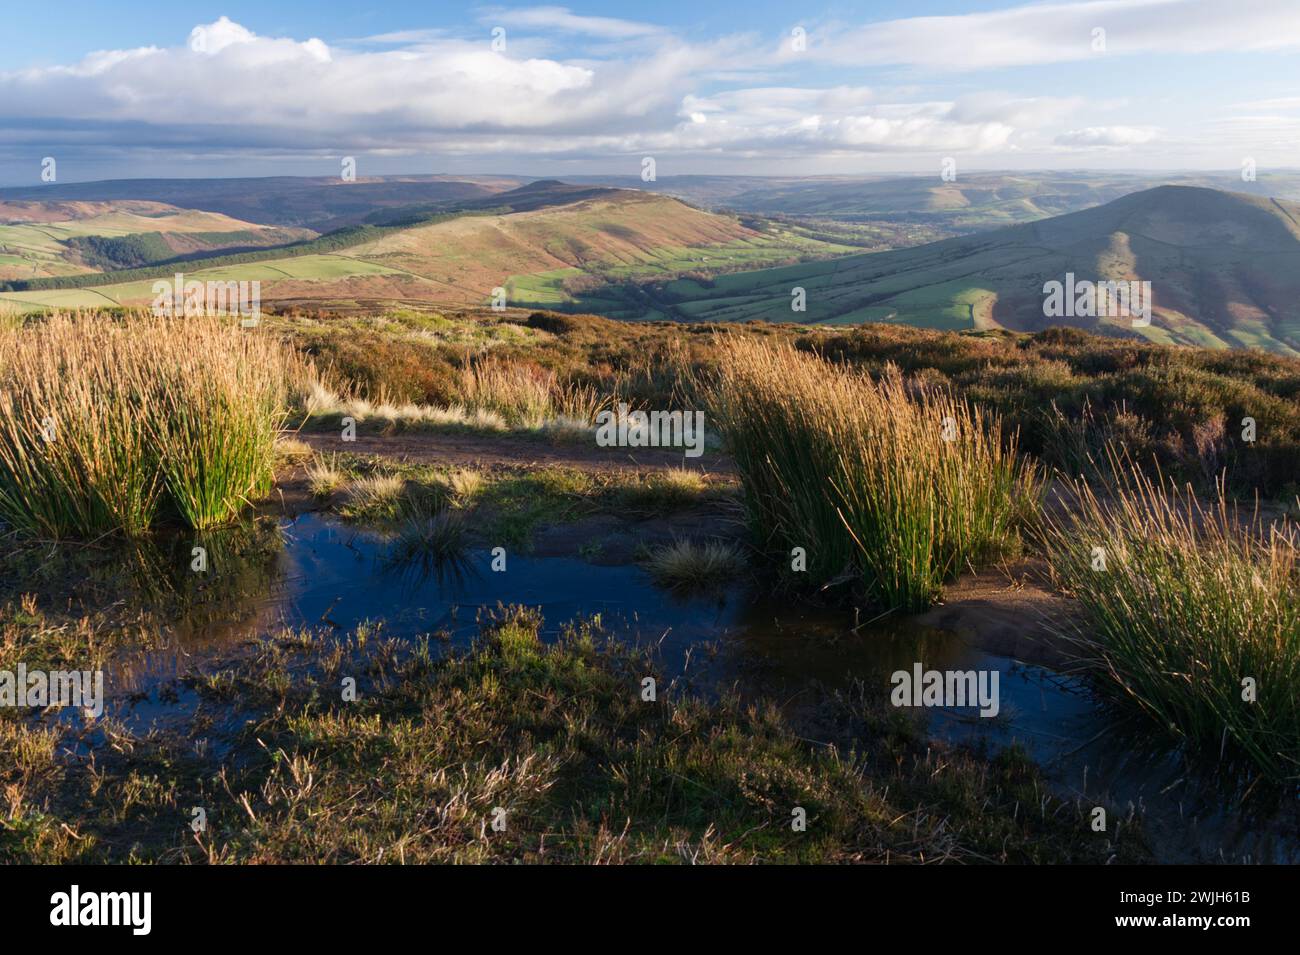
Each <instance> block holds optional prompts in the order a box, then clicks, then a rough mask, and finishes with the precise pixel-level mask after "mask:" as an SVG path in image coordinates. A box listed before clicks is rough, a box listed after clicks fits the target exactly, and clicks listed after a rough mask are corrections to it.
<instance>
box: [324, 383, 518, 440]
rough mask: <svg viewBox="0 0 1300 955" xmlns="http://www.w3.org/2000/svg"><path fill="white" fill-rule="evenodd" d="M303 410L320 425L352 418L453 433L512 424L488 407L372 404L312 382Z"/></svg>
mask: <svg viewBox="0 0 1300 955" xmlns="http://www.w3.org/2000/svg"><path fill="white" fill-rule="evenodd" d="M302 405H303V410H304V411H305V413H306V416H307V418H308V419H309V420H312V421H314V422H315V423H316V424H317V425H318V426H319V425H320V424H322V423H324V422H339V421H341V420H342V419H343V418H351V419H352V420H353V421H354V422H355V423H356V424H358V425H360V424H362V423H364V422H367V421H379V422H382V423H383V424H384V425H390V426H394V427H398V428H439V429H445V430H453V431H471V432H495V431H506V430H508V428H509V425H507V424H506V420H505V419H504V418H503V417H501V415H499V414H497V413H496V412H495V411H489V410H488V409H486V408H466V407H465V406H464V405H460V404H453V405H450V406H448V407H445V408H443V407H437V406H434V405H422V404H414V403H412V402H405V403H401V404H398V403H394V402H391V401H370V400H368V399H365V398H356V397H346V396H343V395H340V394H338V393H337V392H335V391H333V390H332V389H330V388H329V387H327V386H325V385H324V384H323V383H321V382H319V381H316V382H312V383H311V384H310V385H309V386H308V387H307V388H306V389H305V391H304V394H303V396H302Z"/></svg>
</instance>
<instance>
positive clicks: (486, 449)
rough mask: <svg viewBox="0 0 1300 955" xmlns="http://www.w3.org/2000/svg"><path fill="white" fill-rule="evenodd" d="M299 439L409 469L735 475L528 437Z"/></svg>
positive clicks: (706, 462) (707, 460)
mask: <svg viewBox="0 0 1300 955" xmlns="http://www.w3.org/2000/svg"><path fill="white" fill-rule="evenodd" d="M298 437H299V438H301V439H302V440H303V441H306V442H307V443H308V444H309V445H311V447H312V449H313V450H315V451H318V452H321V453H323V454H331V453H334V452H340V453H351V454H368V455H369V454H373V455H381V456H383V457H386V458H391V459H392V460H394V461H401V462H405V463H411V464H435V465H439V464H442V465H448V466H455V467H474V468H543V467H572V468H579V469H581V470H584V471H641V472H645V471H662V470H667V469H669V468H688V469H690V470H692V471H701V472H705V473H708V474H711V475H717V476H719V477H723V476H725V477H732V476H734V475H735V466H734V464H733V463H732V462H731V460H730V459H729V458H728V457H726V456H725V455H723V454H721V453H719V452H716V451H706V452H705V453H704V454H703V455H701V456H700V457H698V458H687V457H685V456H683V454H682V453H681V452H680V451H672V450H660V449H658V448H600V447H596V445H595V444H594V443H589V442H587V441H582V442H577V441H574V442H554V443H553V442H550V441H547V440H546V439H545V438H538V437H532V436H514V435H477V434H446V433H431V432H418V431H408V432H405V433H397V434H358V435H357V436H356V440H355V441H349V442H344V441H342V440H341V439H340V438H339V435H338V434H337V433H336V432H332V431H331V432H326V433H320V432H316V433H312V432H307V431H304V432H302V433H301V434H300V435H299V436H298Z"/></svg>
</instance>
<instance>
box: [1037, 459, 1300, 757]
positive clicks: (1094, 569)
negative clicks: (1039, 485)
mask: <svg viewBox="0 0 1300 955" xmlns="http://www.w3.org/2000/svg"><path fill="white" fill-rule="evenodd" d="M1108 458H1109V461H1108V471H1107V475H1108V481H1107V486H1106V487H1105V488H1104V489H1103V490H1101V491H1098V492H1094V490H1093V488H1092V487H1091V486H1089V484H1087V483H1086V482H1085V481H1076V482H1073V483H1070V484H1068V485H1066V487H1065V490H1064V492H1063V500H1062V502H1061V507H1059V508H1054V509H1053V510H1052V513H1051V514H1049V516H1047V517H1046V518H1045V519H1044V522H1043V527H1042V538H1043V543H1044V550H1045V552H1046V554H1047V556H1048V559H1049V561H1050V564H1051V567H1052V571H1053V572H1054V574H1055V575H1056V577H1057V578H1058V580H1059V581H1060V582H1061V584H1062V585H1063V586H1064V587H1065V588H1066V589H1067V590H1068V591H1070V592H1071V593H1072V594H1073V595H1074V596H1075V597H1076V598H1077V599H1078V601H1079V604H1080V606H1081V608H1082V610H1083V621H1082V623H1081V625H1080V626H1079V627H1078V628H1077V630H1076V631H1075V632H1074V634H1073V635H1074V637H1075V638H1076V640H1077V641H1078V644H1079V646H1080V648H1081V656H1082V657H1083V659H1084V660H1085V662H1086V664H1087V665H1088V667H1089V668H1090V670H1091V672H1092V674H1093V676H1094V677H1095V679H1096V683H1097V686H1098V687H1099V688H1100V689H1101V690H1102V691H1103V692H1104V693H1106V694H1107V695H1109V696H1111V697H1113V698H1114V699H1116V700H1117V701H1119V702H1120V703H1122V704H1124V705H1127V706H1131V707H1133V708H1134V709H1136V710H1137V711H1138V712H1139V713H1141V714H1143V715H1145V716H1147V717H1150V718H1151V719H1153V720H1154V721H1155V722H1156V723H1157V724H1158V725H1159V726H1161V727H1164V728H1166V729H1167V730H1168V731H1169V732H1170V733H1171V734H1173V735H1174V736H1175V737H1176V738H1178V739H1180V740H1182V741H1184V742H1186V743H1188V744H1190V745H1192V746H1194V747H1198V748H1200V749H1201V750H1202V751H1203V752H1208V753H1209V754H1210V755H1212V756H1214V757H1216V758H1222V757H1224V756H1225V755H1236V756H1244V757H1245V758H1246V760H1247V761H1248V763H1249V764H1250V765H1252V766H1253V767H1255V769H1256V770H1258V771H1259V772H1260V773H1262V774H1263V775H1264V776H1265V777H1267V778H1270V779H1273V780H1284V779H1287V780H1295V779H1297V778H1300V692H1298V691H1297V687H1300V560H1298V559H1297V546H1298V545H1300V532H1298V530H1297V527H1296V525H1295V524H1293V523H1289V522H1283V523H1269V524H1267V525H1266V524H1265V523H1264V521H1263V520H1262V519H1261V518H1260V516H1259V514H1258V513H1257V512H1256V513H1253V514H1251V515H1247V516H1245V517H1243V516H1242V515H1240V514H1238V513H1237V511H1236V509H1235V508H1234V507H1231V506H1230V505H1229V504H1228V503H1227V497H1226V494H1225V486H1224V482H1223V480H1222V479H1220V482H1219V484H1218V487H1217V489H1216V493H1215V494H1214V496H1213V498H1212V499H1211V500H1210V501H1209V502H1208V503H1207V502H1204V501H1202V500H1200V499H1198V498H1197V497H1196V495H1195V494H1194V493H1193V491H1192V490H1191V488H1190V487H1186V488H1179V487H1177V486H1176V485H1174V484H1173V483H1172V482H1166V481H1165V480H1164V479H1163V477H1161V476H1160V475H1157V476H1156V477H1154V478H1152V477H1150V476H1147V475H1144V474H1143V473H1142V472H1141V471H1140V470H1139V469H1137V468H1136V467H1133V466H1132V465H1131V464H1130V463H1129V462H1128V461H1126V460H1122V459H1121V458H1120V456H1119V455H1118V454H1117V453H1116V452H1114V451H1113V450H1112V451H1111V452H1110V453H1109V454H1108ZM1252 692H1253V695H1254V699H1253V700H1252V699H1250V697H1251V695H1252Z"/></svg>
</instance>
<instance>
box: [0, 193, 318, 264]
mask: <svg viewBox="0 0 1300 955" xmlns="http://www.w3.org/2000/svg"><path fill="white" fill-rule="evenodd" d="M313 235H315V233H313V232H310V231H308V230H305V229H294V228H279V227H270V226H262V225H258V224H256V223H252V222H245V221H241V220H239V219H233V218H231V217H230V216H226V215H222V214H220V213H215V212H202V211H199V210H194V209H181V208H178V207H176V206H171V205H168V204H166V203H162V202H152V201H144V200H120V201H113V202H100V201H79V200H56V201H37V200H14V201H0V281H3V280H8V279H24V280H25V279H36V278H47V277H55V276H64V275H78V274H84V273H92V272H97V271H105V270H111V269H119V268H132V267H135V266H139V265H144V264H147V263H149V262H156V261H165V260H170V259H175V258H181V257H185V256H192V255H200V254H204V253H215V252H219V251H225V250H231V249H255V248H266V247H268V246H277V245H284V244H285V243H289V242H295V241H299V240H301V239H304V238H310V237H311V236H313Z"/></svg>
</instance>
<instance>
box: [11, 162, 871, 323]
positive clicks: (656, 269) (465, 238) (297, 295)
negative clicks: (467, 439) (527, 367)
mask: <svg viewBox="0 0 1300 955" xmlns="http://www.w3.org/2000/svg"><path fill="white" fill-rule="evenodd" d="M441 208H443V207H442V206H435V207H432V208H430V207H426V206H415V207H403V208H401V209H391V210H379V211H378V212H377V213H375V212H372V213H371V214H369V215H368V217H367V218H368V221H367V223H366V225H365V226H364V227H354V228H353V230H352V231H348V230H344V232H342V233H336V234H335V240H334V241H331V242H330V244H329V245H328V246H326V245H323V243H325V242H326V240H330V239H331V237H330V236H324V237H322V238H321V239H320V240H317V241H315V242H313V243H307V244H306V245H302V246H299V247H298V248H296V249H294V250H292V251H290V250H285V252H284V254H283V255H282V256H277V255H276V254H275V253H273V252H269V253H264V254H259V255H258V256H256V257H255V259H248V258H247V257H246V258H245V260H243V261H237V262H212V263H210V267H207V268H205V267H204V265H203V263H202V262H201V261H194V262H189V263H184V265H185V266H187V267H185V268H182V267H181V266H180V265H177V266H176V271H183V272H185V273H186V277H187V278H190V279H198V280H202V281H208V280H211V281H218V280H220V281H232V280H233V281H240V280H243V281H254V280H256V281H258V282H260V283H261V296H262V301H263V302H264V303H267V304H269V303H273V302H282V303H294V304H305V303H311V304H317V305H324V304H329V305H333V306H348V305H352V304H357V303H363V302H364V303H379V304H399V303H444V304H462V305H464V304H469V305H485V304H487V303H489V302H490V301H491V299H492V296H493V290H494V289H496V288H504V289H505V290H506V295H507V301H508V303H509V304H510V305H514V306H520V307H539V306H550V307H560V306H565V305H573V304H576V303H578V302H579V301H581V302H582V303H583V305H584V307H598V308H599V309H600V310H601V311H602V312H605V313H606V314H610V315H613V316H617V317H643V318H644V317H654V315H653V313H652V312H651V311H649V310H647V308H646V307H645V304H644V301H643V300H644V293H643V292H641V291H640V285H639V284H638V283H642V282H647V281H650V280H663V281H666V280H670V279H672V278H676V277H678V276H682V275H688V274H699V273H708V274H715V273H718V272H726V271H735V270H740V269H745V268H750V269H752V268H755V267H763V266H772V265H776V264H780V263H792V262H798V261H806V260H811V259H818V258H825V257H828V256H835V255H843V254H845V253H848V252H852V251H854V249H853V247H851V246H848V245H841V244H837V243H835V242H831V241H826V240H824V239H819V238H815V237H812V236H810V235H808V234H806V233H805V232H803V231H802V230H799V229H787V228H782V227H780V226H776V225H770V224H767V223H757V222H755V223H751V224H746V223H745V222H742V221H741V220H740V219H739V218H737V217H735V216H729V215H719V214H715V213H711V212H706V211H703V210H701V209H697V208H695V207H693V206H690V205H687V204H685V203H683V202H680V201H678V200H676V199H673V198H670V197H667V196H661V195H654V194H651V193H645V192H634V191H630V190H617V189H606V188H602V187H592V186H574V185H569V184H565V183H559V182H555V181H549V180H544V181H540V182H536V183H531V184H529V185H527V186H523V187H520V188H518V189H514V190H509V191H505V192H501V193H496V194H493V195H491V196H483V197H477V198H474V199H470V200H466V201H463V202H460V203H457V204H456V208H455V211H454V212H447V213H439V212H438V210H439V209H441ZM501 210H505V211H501ZM318 246H319V247H320V248H318ZM170 272H171V269H170V268H164V269H161V270H158V269H153V270H148V269H146V270H134V271H133V272H132V273H129V274H125V275H122V276H120V280H119V281H114V279H115V278H119V277H118V276H114V275H112V274H109V275H104V276H95V277H90V278H88V279H86V280H85V281H82V279H83V278H85V277H78V279H77V282H76V283H75V284H77V285H80V286H82V287H50V283H48V282H47V283H44V287H42V283H39V282H37V283H30V284H29V285H23V284H21V283H19V284H18V285H16V288H17V290H16V291H13V292H9V293H5V294H3V295H0V303H6V302H7V303H9V304H10V305H12V306H14V307H17V308H20V309H23V310H31V309H36V308H41V307H60V308H71V307H82V306H95V305H101V306H102V305H104V304H108V303H110V302H112V303H117V304H130V305H135V304H145V303H147V302H148V301H150V300H151V289H152V287H153V281H154V280H155V279H156V278H160V277H164V273H165V274H166V277H170ZM64 284H65V285H67V284H69V283H66V282H65V283H64Z"/></svg>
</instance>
